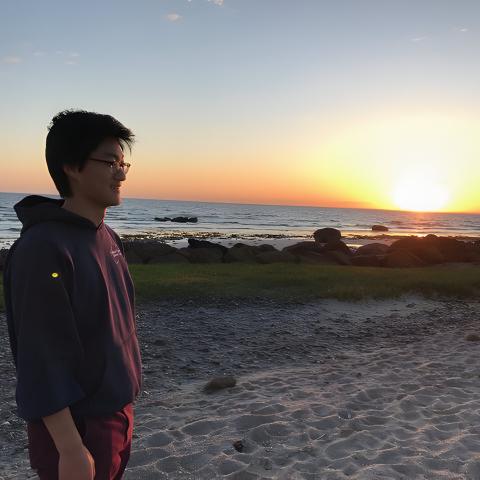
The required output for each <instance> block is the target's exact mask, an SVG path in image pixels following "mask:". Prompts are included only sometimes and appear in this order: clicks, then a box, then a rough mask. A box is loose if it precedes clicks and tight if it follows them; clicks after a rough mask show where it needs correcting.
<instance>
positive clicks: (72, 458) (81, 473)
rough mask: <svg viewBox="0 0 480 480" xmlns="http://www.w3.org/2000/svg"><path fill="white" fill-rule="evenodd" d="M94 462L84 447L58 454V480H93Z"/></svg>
mask: <svg viewBox="0 0 480 480" xmlns="http://www.w3.org/2000/svg"><path fill="white" fill-rule="evenodd" d="M94 478H95V462H94V460H93V457H92V455H91V454H90V452H89V451H88V449H87V447H85V445H82V446H81V447H80V448H77V449H74V450H64V451H61V452H60V459H59V461H58V480H94Z"/></svg>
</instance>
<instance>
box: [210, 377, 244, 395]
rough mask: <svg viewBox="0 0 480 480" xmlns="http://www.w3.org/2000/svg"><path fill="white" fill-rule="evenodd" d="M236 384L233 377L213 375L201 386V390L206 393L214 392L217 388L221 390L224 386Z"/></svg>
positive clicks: (228, 386) (229, 386)
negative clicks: (213, 376)
mask: <svg viewBox="0 0 480 480" xmlns="http://www.w3.org/2000/svg"><path fill="white" fill-rule="evenodd" d="M236 384H237V380H236V378H235V377H231V376H225V377H215V378H212V379H211V380H209V382H208V383H207V384H206V385H205V386H204V387H203V390H204V391H205V392H207V393H209V392H215V391H217V390H223V389H224V388H231V387H234V386H235V385H236Z"/></svg>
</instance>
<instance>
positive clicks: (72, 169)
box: [62, 164, 78, 177]
mask: <svg viewBox="0 0 480 480" xmlns="http://www.w3.org/2000/svg"><path fill="white" fill-rule="evenodd" d="M62 170H63V173H65V175H66V176H67V177H75V175H76V174H78V166H77V165H75V166H73V165H68V164H65V165H62Z"/></svg>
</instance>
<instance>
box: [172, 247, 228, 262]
mask: <svg viewBox="0 0 480 480" xmlns="http://www.w3.org/2000/svg"><path fill="white" fill-rule="evenodd" d="M178 253H179V254H180V255H183V256H184V258H186V259H188V261H189V262H190V263H222V262H223V251H222V250H221V249H220V248H212V247H204V248H198V247H195V248H181V249H180V250H179V251H178Z"/></svg>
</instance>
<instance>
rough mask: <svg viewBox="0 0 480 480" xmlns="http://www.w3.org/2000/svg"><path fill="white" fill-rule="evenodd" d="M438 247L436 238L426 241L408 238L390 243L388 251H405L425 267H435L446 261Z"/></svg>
mask: <svg viewBox="0 0 480 480" xmlns="http://www.w3.org/2000/svg"><path fill="white" fill-rule="evenodd" d="M438 247H439V243H438V237H434V236H432V237H430V238H428V239H424V238H418V237H408V238H402V239H400V240H397V241H396V242H394V243H392V245H390V249H389V251H390V252H394V251H396V250H406V251H408V252H410V253H411V254H412V255H414V256H416V257H418V258H419V259H420V260H422V261H423V262H424V263H426V264H427V265H435V264H438V263H443V262H445V261H446V258H445V256H444V255H443V254H442V252H441V250H440V249H439V248H438Z"/></svg>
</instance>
